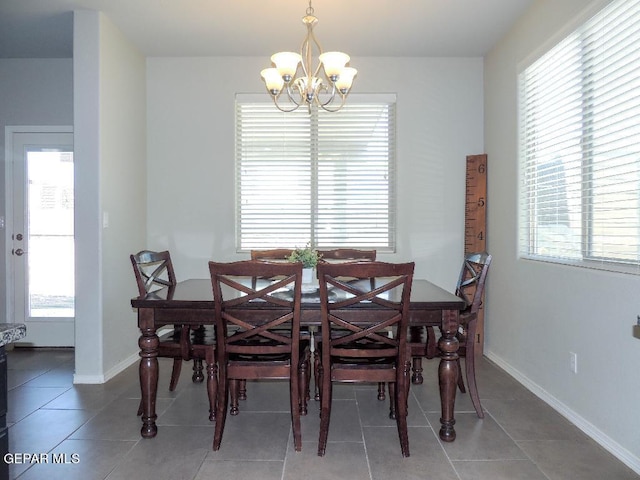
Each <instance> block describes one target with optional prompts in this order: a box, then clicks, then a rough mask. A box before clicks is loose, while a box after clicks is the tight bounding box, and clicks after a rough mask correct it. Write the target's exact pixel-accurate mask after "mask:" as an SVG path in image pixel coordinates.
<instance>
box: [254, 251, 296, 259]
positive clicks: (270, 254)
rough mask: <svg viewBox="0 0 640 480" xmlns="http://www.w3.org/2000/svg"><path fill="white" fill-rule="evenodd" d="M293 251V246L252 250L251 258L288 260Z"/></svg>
mask: <svg viewBox="0 0 640 480" xmlns="http://www.w3.org/2000/svg"><path fill="white" fill-rule="evenodd" d="M292 252H293V249H292V248H272V249H269V250H251V260H268V261H269V260H276V261H277V260H281V261H286V260H288V258H289V257H290V256H291V253H292Z"/></svg>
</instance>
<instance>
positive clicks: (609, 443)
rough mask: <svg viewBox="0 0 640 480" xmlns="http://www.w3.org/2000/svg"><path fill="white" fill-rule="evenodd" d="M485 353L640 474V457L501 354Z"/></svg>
mask: <svg viewBox="0 0 640 480" xmlns="http://www.w3.org/2000/svg"><path fill="white" fill-rule="evenodd" d="M484 355H485V356H486V357H487V358H488V359H489V360H491V361H492V362H494V363H495V364H496V365H498V366H499V367H500V368H502V369H503V370H504V371H506V372H507V373H508V374H509V375H511V376H512V377H513V378H515V379H516V380H517V381H518V382H520V383H521V384H522V385H524V387H525V388H527V389H528V390H530V391H531V392H532V393H533V394H535V395H536V396H537V397H539V398H540V399H541V400H542V401H544V402H545V403H547V404H548V405H549V406H550V407H551V408H553V409H554V410H556V411H557V412H558V413H559V414H560V415H562V416H563V417H565V418H566V419H567V420H569V421H570V422H571V423H573V424H574V425H575V426H576V427H578V428H579V429H580V430H582V431H583V432H584V433H586V434H587V435H588V436H589V437H591V438H592V439H593V440H595V441H596V442H597V443H598V444H600V445H601V446H602V447H603V448H604V449H605V450H607V451H608V452H610V453H611V454H612V455H614V456H615V457H616V458H618V459H619V460H620V461H621V462H622V463H624V464H625V465H627V466H628V467H629V468H631V469H632V470H633V471H634V472H636V473H638V474H640V458H638V457H637V456H635V455H633V454H632V453H631V452H630V451H629V450H627V449H626V448H624V447H623V446H622V445H620V444H619V443H618V442H616V441H615V440H614V439H612V438H611V437H609V436H608V435H606V434H605V433H604V432H603V431H602V430H600V429H599V428H597V427H596V426H595V425H593V424H592V423H591V422H589V421H587V420H586V419H585V418H584V417H582V416H580V415H578V414H577V413H576V412H575V411H573V410H572V409H571V408H569V407H568V406H567V405H565V404H564V403H562V402H561V401H559V400H558V399H557V398H555V397H554V396H553V395H551V394H550V393H549V392H547V391H546V390H545V389H543V388H542V387H540V385H538V384H536V383H534V382H532V381H531V380H530V379H529V378H528V377H527V376H525V375H523V374H522V373H521V372H520V371H519V370H517V369H515V368H514V367H513V366H512V365H511V364H509V363H508V362H506V361H505V360H504V359H503V358H501V357H500V356H498V355H496V354H494V353H492V352H490V351H485V352H484Z"/></svg>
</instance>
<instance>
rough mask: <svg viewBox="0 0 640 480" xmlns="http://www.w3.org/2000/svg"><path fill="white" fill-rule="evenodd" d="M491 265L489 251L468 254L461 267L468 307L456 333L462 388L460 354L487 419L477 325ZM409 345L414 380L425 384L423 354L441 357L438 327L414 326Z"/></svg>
mask: <svg viewBox="0 0 640 480" xmlns="http://www.w3.org/2000/svg"><path fill="white" fill-rule="evenodd" d="M489 265H491V255H489V254H488V253H487V252H475V253H470V254H467V255H466V256H465V258H464V261H463V263H462V268H461V269H460V275H459V276H458V283H457V284H456V295H458V296H459V297H460V298H462V299H463V300H464V301H465V302H466V304H467V306H466V307H465V309H464V310H462V311H461V312H460V327H459V328H458V332H457V333H456V338H457V339H458V342H459V347H458V357H459V358H458V387H459V388H460V391H461V392H462V393H465V392H466V389H465V386H464V381H463V378H462V368H461V365H460V357H464V359H465V377H466V380H467V387H468V388H469V396H470V397H471V402H472V403H473V408H474V409H475V411H476V414H477V415H478V417H479V418H484V412H483V410H482V405H481V404H480V396H479V395H478V386H477V382H476V362H475V360H476V359H475V357H476V352H475V345H476V328H477V323H478V312H479V310H480V307H481V306H482V301H483V296H484V288H485V282H486V279H487V273H488V272H489ZM409 345H410V346H411V355H412V357H413V375H412V379H411V380H412V382H413V383H422V357H425V358H427V359H431V358H434V357H435V356H438V347H437V340H436V335H435V332H434V327H410V339H409Z"/></svg>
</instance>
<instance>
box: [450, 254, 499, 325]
mask: <svg viewBox="0 0 640 480" xmlns="http://www.w3.org/2000/svg"><path fill="white" fill-rule="evenodd" d="M489 265H491V255H490V254H488V253H487V252H478V253H470V254H468V255H466V256H465V257H464V261H463V263H462V268H461V269H460V275H459V277H458V283H457V284H456V295H458V296H459V297H460V298H462V299H463V300H464V301H466V302H467V308H465V309H464V310H463V311H462V312H461V315H465V314H467V315H468V314H477V313H478V310H480V306H481V305H482V298H483V295H484V284H485V280H486V278H487V273H488V272H489Z"/></svg>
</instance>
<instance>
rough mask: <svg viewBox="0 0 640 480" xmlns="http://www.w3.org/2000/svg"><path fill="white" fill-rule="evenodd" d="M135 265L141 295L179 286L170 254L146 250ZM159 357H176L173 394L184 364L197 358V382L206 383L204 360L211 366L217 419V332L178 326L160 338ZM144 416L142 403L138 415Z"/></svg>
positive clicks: (210, 384)
mask: <svg viewBox="0 0 640 480" xmlns="http://www.w3.org/2000/svg"><path fill="white" fill-rule="evenodd" d="M129 258H130V259H131V265H132V266H133V273H134V274H135V278H136V284H137V286H138V294H139V295H140V296H144V295H147V294H148V293H150V292H151V291H153V290H154V289H156V287H158V288H165V287H169V288H172V287H175V285H176V275H175V271H174V269H173V263H172V262H171V255H170V253H169V252H168V251H163V252H154V251H150V250H142V251H140V252H138V253H135V254H132V255H130V257H129ZM158 357H162V358H172V359H173V368H172V370H171V381H170V382H169V391H171V392H173V391H174V390H175V388H176V385H177V384H178V380H179V379H180V371H181V370H182V362H183V361H189V360H192V359H193V362H194V366H193V376H192V380H193V381H194V382H202V381H203V380H204V374H203V367H202V360H205V362H206V364H207V393H208V395H209V419H210V420H213V419H214V417H215V408H214V406H215V399H216V391H217V378H216V374H215V334H214V329H213V328H211V329H205V327H203V326H200V327H198V328H196V329H192V328H191V327H190V326H189V325H181V324H174V325H173V328H172V330H171V331H169V332H167V333H164V334H162V335H161V336H159V343H158ZM141 414H142V400H141V401H140V406H139V407H138V415H141Z"/></svg>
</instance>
